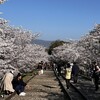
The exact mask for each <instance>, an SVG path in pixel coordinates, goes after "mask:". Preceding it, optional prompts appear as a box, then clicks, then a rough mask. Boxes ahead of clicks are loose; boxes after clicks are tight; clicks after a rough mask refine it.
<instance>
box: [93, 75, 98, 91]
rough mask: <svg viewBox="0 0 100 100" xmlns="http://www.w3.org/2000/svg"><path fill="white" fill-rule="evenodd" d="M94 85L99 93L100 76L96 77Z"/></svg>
mask: <svg viewBox="0 0 100 100" xmlns="http://www.w3.org/2000/svg"><path fill="white" fill-rule="evenodd" d="M94 85H95V90H96V91H97V90H98V89H99V76H98V75H95V76H94Z"/></svg>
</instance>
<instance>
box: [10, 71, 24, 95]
mask: <svg viewBox="0 0 100 100" xmlns="http://www.w3.org/2000/svg"><path fill="white" fill-rule="evenodd" d="M12 84H13V88H14V89H15V91H16V92H17V94H18V95H20V96H25V94H26V93H25V92H24V88H25V86H26V83H25V82H24V81H23V79H22V75H21V74H20V73H18V75H17V76H16V77H15V78H14V79H13V81H12Z"/></svg>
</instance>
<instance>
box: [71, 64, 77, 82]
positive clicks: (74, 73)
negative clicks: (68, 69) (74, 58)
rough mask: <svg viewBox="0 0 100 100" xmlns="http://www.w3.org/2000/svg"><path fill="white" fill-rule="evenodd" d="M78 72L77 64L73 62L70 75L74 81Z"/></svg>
mask: <svg viewBox="0 0 100 100" xmlns="http://www.w3.org/2000/svg"><path fill="white" fill-rule="evenodd" d="M78 73H79V66H78V65H77V64H76V62H74V63H73V66H72V75H73V81H74V83H77V79H78Z"/></svg>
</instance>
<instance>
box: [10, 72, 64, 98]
mask: <svg viewBox="0 0 100 100" xmlns="http://www.w3.org/2000/svg"><path fill="white" fill-rule="evenodd" d="M25 92H26V95H25V96H18V95H17V94H16V95H15V96H14V97H12V99H11V100H64V94H63V93H62V92H61V89H60V86H59V83H58V81H57V80H56V77H55V76H54V73H53V71H44V74H42V75H37V76H35V77H34V78H33V79H32V80H30V81H29V83H28V87H27V88H26V89H25Z"/></svg>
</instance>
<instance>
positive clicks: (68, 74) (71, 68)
mask: <svg viewBox="0 0 100 100" xmlns="http://www.w3.org/2000/svg"><path fill="white" fill-rule="evenodd" d="M56 67H57V71H58V76H60V75H61V71H62V68H61V65H60V66H59V65H58V66H56ZM63 68H64V69H63V70H64V75H65V78H66V87H67V89H69V88H70V80H73V83H77V82H78V76H79V72H80V68H79V66H78V64H77V62H73V63H69V62H68V63H66V64H65V66H63ZM90 69H91V76H92V77H91V79H92V81H93V83H94V86H95V91H98V90H99V77H100V67H99V66H98V65H97V62H96V61H93V62H92V63H91V66H90Z"/></svg>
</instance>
